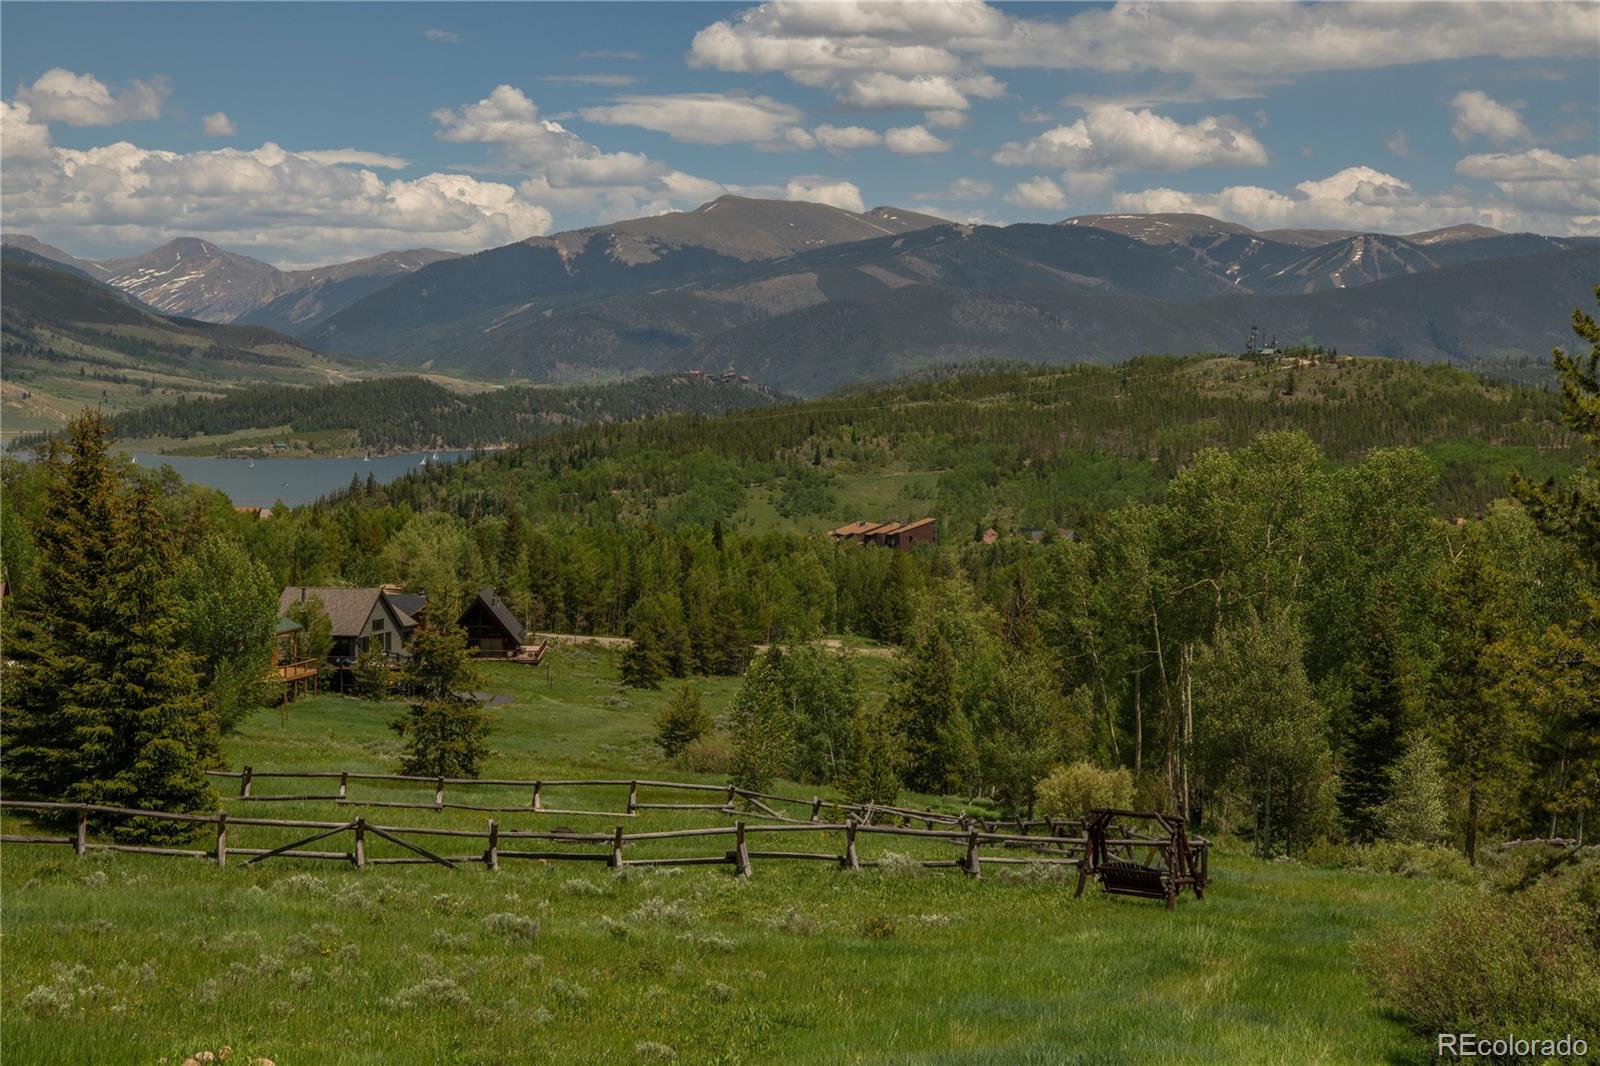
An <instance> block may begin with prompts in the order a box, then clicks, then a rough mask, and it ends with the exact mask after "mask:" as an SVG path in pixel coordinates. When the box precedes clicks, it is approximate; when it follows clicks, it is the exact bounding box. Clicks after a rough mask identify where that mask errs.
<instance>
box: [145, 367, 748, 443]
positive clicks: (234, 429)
mask: <svg viewBox="0 0 1600 1066" xmlns="http://www.w3.org/2000/svg"><path fill="white" fill-rule="evenodd" d="M779 399H780V397H778V396H777V395H775V394H774V393H772V392H771V391H769V390H767V389H764V388H762V387H760V386H756V385H750V384H747V383H744V382H740V381H736V380H735V381H721V380H717V379H703V378H691V377H688V376H677V377H667V378H633V379H630V380H628V381H621V382H613V383H610V384H605V385H573V386H564V387H552V386H542V387H533V386H523V387H520V388H508V389H490V390H484V391H475V392H461V391H456V390H452V389H449V388H446V387H444V386H443V385H440V384H438V383H437V382H434V381H430V380H427V379H424V378H418V377H391V378H379V379H376V380H371V381H357V382H350V383H348V384H343V385H336V386H333V387H331V388H317V389H307V388H296V387H293V386H285V385H265V386H260V387H256V388H247V389H238V390H235V391H234V392H231V393H229V394H228V395H226V396H222V397H216V398H204V399H193V400H190V399H180V400H178V401H177V402H176V403H171V404H162V405H159V406H153V407H146V408H143V409H141V410H138V411H131V412H128V413H126V414H123V415H119V416H118V417H117V418H116V419H115V421H114V424H113V425H114V429H115V432H116V434H117V436H118V437H119V438H122V439H124V440H129V439H136V440H141V441H144V442H146V446H151V443H152V442H159V444H157V445H155V446H158V447H159V448H160V450H162V451H165V452H168V453H171V454H184V455H210V454H221V453H226V452H244V451H249V450H252V449H254V448H261V447H264V446H265V445H267V444H268V443H269V442H285V443H286V444H287V445H288V447H289V450H290V451H292V452H298V451H320V452H328V451H347V452H348V451H355V452H362V451H365V452H380V453H381V452H390V451H412V450H417V449H425V448H451V449H456V448H474V447H488V446H498V445H502V444H506V443H509V442H513V441H519V440H524V439H526V438H528V437H535V436H538V435H540V434H542V433H550V432H554V431H556V430H558V429H561V428H563V427H570V426H578V425H586V424H588V423H591V422H602V421H617V420H626V419H635V418H649V417H652V416H655V415H660V414H700V415H718V414H722V413H724V412H726V411H733V410H740V409H743V408H748V407H763V406H767V405H770V404H773V403H776V402H778V400H779ZM250 430H261V431H263V432H260V433H256V434H251V433H249V432H248V431H250ZM208 437H212V438H216V437H227V439H226V440H213V441H207V440H205V438H208ZM191 441H192V442H193V443H191ZM301 444H303V445H304V447H301V446H300V445H301Z"/></svg>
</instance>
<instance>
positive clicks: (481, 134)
mask: <svg viewBox="0 0 1600 1066" xmlns="http://www.w3.org/2000/svg"><path fill="white" fill-rule="evenodd" d="M657 117H658V118H659V117H661V114H660V113H658V114H657ZM433 118H434V121H435V122H436V123H438V129H437V131H436V132H435V136H437V137H439V138H440V139H441V140H445V141H452V142H455V143H457V144H484V145H489V146H491V147H492V148H493V149H494V150H495V151H496V152H497V153H498V154H499V157H500V160H501V165H502V166H504V167H505V168H507V169H511V170H516V171H520V172H522V173H524V174H526V175H527V178H526V180H525V181H523V183H522V184H521V185H520V186H519V190H520V191H521V192H522V194H523V195H524V196H526V197H527V198H529V199H531V200H533V201H535V202H537V203H541V204H546V205H548V206H551V207H555V208H559V209H562V210H579V211H590V212H595V211H604V212H605V213H607V214H610V215H611V216H612V217H617V216H623V215H636V214H645V213H655V212H659V211H665V210H670V209H671V208H672V206H673V205H674V204H675V203H677V202H679V201H680V200H681V199H682V193H681V190H682V189H684V188H687V187H691V186H692V187H695V188H698V189H701V190H705V189H708V188H710V187H711V186H712V185H713V184H715V183H711V182H707V181H705V180H704V179H698V178H693V176H692V175H686V174H681V173H680V172H678V171H675V170H674V169H673V168H671V167H669V166H667V165H666V164H664V163H660V162H658V161H656V160H653V159H651V158H650V157H649V156H646V155H643V154H641V153H638V152H605V151H602V150H601V149H600V148H599V147H597V146H596V145H594V144H591V143H590V142H588V141H586V140H584V139H583V138H582V137H580V136H578V135H577V134H576V133H573V132H572V131H571V130H569V129H567V128H566V127H565V126H563V125H562V124H561V123H559V122H557V121H555V120H554V119H548V118H544V117H543V116H541V115H540V114H539V108H538V106H537V105H536V104H535V103H534V102H533V101H532V100H531V99H529V98H528V96H527V95H526V94H525V93H523V91H522V90H521V89H518V88H516V87H515V86H512V85H499V86H496V87H495V89H494V90H493V91H492V92H491V93H490V94H489V95H488V96H486V97H484V98H483V99H482V100H478V101H477V102H475V103H471V104H464V105H462V106H460V107H455V108H449V107H445V108H439V109H438V110H436V111H434V112H433ZM719 188H720V186H719Z"/></svg>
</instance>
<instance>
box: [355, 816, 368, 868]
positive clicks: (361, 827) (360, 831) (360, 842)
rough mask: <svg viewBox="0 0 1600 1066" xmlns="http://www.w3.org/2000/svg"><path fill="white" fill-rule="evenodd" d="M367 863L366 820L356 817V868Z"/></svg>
mask: <svg viewBox="0 0 1600 1066" xmlns="http://www.w3.org/2000/svg"><path fill="white" fill-rule="evenodd" d="M366 865H367V820H366V819H365V818H357V819H356V869H358V870H360V869H362V868H363V867H365V866H366Z"/></svg>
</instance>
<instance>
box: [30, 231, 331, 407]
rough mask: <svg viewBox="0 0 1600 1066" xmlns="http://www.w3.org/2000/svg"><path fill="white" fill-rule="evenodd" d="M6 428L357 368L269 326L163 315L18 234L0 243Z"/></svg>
mask: <svg viewBox="0 0 1600 1066" xmlns="http://www.w3.org/2000/svg"><path fill="white" fill-rule="evenodd" d="M0 292H3V294H4V301H3V303H0V359H3V365H4V376H3V379H0V399H3V405H4V414H3V419H0V421H3V423H4V428H5V432H6V434H7V436H8V437H9V436H12V435H15V434H17V433H23V432H29V431H32V430H40V429H54V428H56V427H58V426H59V425H60V424H61V423H62V422H64V421H65V420H66V419H67V418H69V417H71V416H72V415H75V414H77V413H78V412H79V411H81V410H82V409H83V407H84V406H85V405H89V406H97V407H100V408H102V409H103V410H105V411H107V412H108V413H109V412H115V411H121V410H126V409H130V408H135V407H142V406H147V405H149V404H153V403H159V402H161V401H162V400H171V399H175V398H179V397H185V396H217V395H221V394H224V393H226V392H228V391H230V390H232V389H233V388H236V387H238V386H240V385H250V384H263V383H279V384H294V385H308V384H332V383H337V382H341V381H349V380H352V379H353V374H352V373H351V368H350V367H349V366H347V365H344V364H341V363H340V362H338V361H335V360H330V359H328V358H327V357H325V356H323V355H321V354H320V353H318V352H315V351H313V350H312V349H310V348H308V347H307V346H306V345H305V344H303V343H301V342H300V341H297V340H295V339H294V338H292V337H288V336H285V335H283V334H281V333H278V332H276V331H274V330H270V329H266V328H264V327H261V326H250V325H242V324H225V323H216V322H201V321H199V320H197V319H190V318H180V317H175V316H171V315H162V314H160V313H159V312H157V311H155V310H153V309H152V308H150V307H148V306H147V305H145V304H144V303H143V302H141V301H140V300H139V299H138V298H136V297H134V296H132V295H130V294H128V293H126V292H123V291H121V290H119V289H115V288H113V287H111V286H110V285H108V284H106V283H105V282H102V281H99V280H97V279H96V278H94V277H93V276H92V275H90V274H89V273H88V272H87V271H86V270H81V269H79V268H78V267H75V266H71V265H69V264H66V263H62V262H59V261H57V260H54V259H48V258H46V257H45V256H43V255H41V254H39V253H37V252H34V251H31V250H29V249H28V248H26V247H23V246H22V245H21V244H20V243H18V244H7V245H6V247H5V248H4V249H3V252H0Z"/></svg>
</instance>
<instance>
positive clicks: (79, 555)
mask: <svg viewBox="0 0 1600 1066" xmlns="http://www.w3.org/2000/svg"><path fill="white" fill-rule="evenodd" d="M109 432H110V430H109V427H108V425H107V423H106V422H105V420H104V419H102V418H101V417H100V416H99V414H97V413H94V412H88V411H86V412H85V413H84V415H83V416H82V417H81V418H78V419H75V420H74V421H73V422H72V423H71V424H70V425H69V426H68V427H67V432H66V438H65V442H62V441H56V440H52V441H51V443H50V447H49V451H48V453H47V455H46V458H45V470H46V488H45V504H44V512H43V514H42V516H41V517H40V520H39V522H38V525H37V527H36V529H35V532H34V536H35V540H36V543H37V544H38V560H39V563H38V574H37V576H36V577H35V579H34V580H33V581H31V582H29V583H28V584H26V585H24V586H22V588H21V589H20V590H19V592H18V595H17V597H16V599H15V601H14V602H13V603H12V605H11V620H12V630H11V632H10V633H9V634H8V638H9V639H8V640H7V648H6V655H7V657H8V658H9V659H11V660H12V662H14V663H15V664H16V665H15V666H14V667H13V668H12V669H11V670H9V671H8V673H9V675H10V676H9V677H8V679H7V680H8V685H7V687H8V689H9V691H8V692H7V694H6V714H5V754H6V757H5V761H4V764H3V765H4V773H5V781H6V785H7V790H8V791H11V792H12V793H13V794H19V793H20V794H22V795H28V796H36V797H39V798H43V799H51V800H66V799H71V798H81V793H79V791H78V790H79V787H80V786H81V785H82V784H83V783H85V782H90V781H94V780H97V779H100V778H101V777H103V776H104V775H105V772H106V767H107V766H108V764H109V762H110V756H109V753H108V752H107V751H106V746H107V744H108V742H109V739H110V738H109V735H108V733H109V729H110V725H109V722H108V715H107V704H108V702H109V698H110V691H109V689H110V685H111V675H112V670H113V669H114V667H115V665H116V661H115V658H114V654H115V650H116V649H115V646H114V644H113V643H112V641H113V636H114V635H113V633H112V624H113V617H112V610H111V602H110V591H111V572H112V560H113V558H114V556H115V553H116V547H117V542H116V541H117V538H116V533H117V529H116V522H115V519H116V516H117V512H118V509H119V508H118V504H117V501H118V496H119V490H118V486H117V483H116V476H115V475H114V474H113V472H112V469H111V461H110V457H109V456H108V455H107V440H108V437H109Z"/></svg>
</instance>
